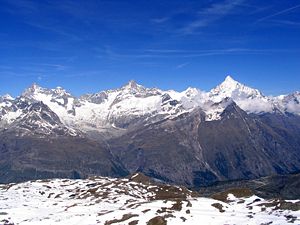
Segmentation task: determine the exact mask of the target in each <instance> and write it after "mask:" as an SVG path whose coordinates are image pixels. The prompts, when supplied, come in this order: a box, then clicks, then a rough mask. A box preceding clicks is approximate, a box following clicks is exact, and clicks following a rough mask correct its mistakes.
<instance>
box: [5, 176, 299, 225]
mask: <svg viewBox="0 0 300 225" xmlns="http://www.w3.org/2000/svg"><path fill="white" fill-rule="evenodd" d="M160 188H161V187H160V186H155V185H151V186H147V185H144V184H141V183H135V182H132V181H129V180H127V179H111V178H104V177H97V178H91V179H86V180H68V179H53V180H49V181H47V180H45V181H29V182H25V183H21V184H8V185H0V202H1V204H0V224H5V223H4V222H3V221H5V220H6V221H10V222H11V223H14V224H19V225H26V224H30V225H32V224H49V225H50V224H62V225H63V224H69V225H73V224H74V225H75V224H81V225H88V224H105V223H106V222H108V221H111V220H114V219H119V220H120V219H121V218H122V217H123V215H131V216H132V217H130V216H129V217H128V219H125V220H124V221H119V222H116V221H115V223H113V224H119V225H121V224H128V223H129V222H131V221H134V220H136V221H137V222H138V224H143V225H146V223H147V222H148V221H149V220H150V219H151V218H153V217H155V216H162V217H163V216H166V215H169V216H168V217H166V220H167V222H168V224H178V225H180V224H189V225H194V224H195V225H198V224H211V225H215V224H217V225H221V224H228V225H229V224H230V225H231V224H232V225H233V224H249V225H250V224H268V223H270V222H272V224H276V225H284V224H291V223H289V222H290V219H289V218H291V217H294V218H295V221H294V224H299V222H300V220H299V217H300V211H290V210H276V209H275V208H274V207H266V206H264V204H265V203H272V202H273V201H274V200H264V199H262V198H258V197H257V196H251V197H248V198H237V197H235V196H234V195H232V194H229V195H228V202H227V203H225V202H221V201H218V200H214V199H211V198H203V197H191V196H190V197H188V198H187V199H186V200H184V199H183V200H181V201H180V204H181V206H182V208H181V209H177V210H176V209H172V206H173V205H174V204H176V200H172V199H170V200H155V199H153V197H155V192H154V190H159V189H160ZM178 190H179V189H178ZM297 201H298V200H295V201H290V202H297ZM214 203H218V204H219V206H221V208H222V209H223V210H224V211H223V212H221V211H220V210H219V209H218V208H216V207H214V206H213V204H214ZM288 216H289V217H288ZM1 221H2V222H1ZM184 221H185V222H184Z"/></svg>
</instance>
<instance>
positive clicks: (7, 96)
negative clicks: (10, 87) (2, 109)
mask: <svg viewBox="0 0 300 225" xmlns="http://www.w3.org/2000/svg"><path fill="white" fill-rule="evenodd" d="M13 100H14V98H13V97H11V96H10V95H9V94H6V95H3V96H0V102H4V101H13Z"/></svg>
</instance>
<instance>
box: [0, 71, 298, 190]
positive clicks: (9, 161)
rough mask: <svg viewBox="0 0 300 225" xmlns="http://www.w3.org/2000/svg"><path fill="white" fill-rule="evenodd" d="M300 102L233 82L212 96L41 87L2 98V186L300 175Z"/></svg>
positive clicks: (193, 183) (132, 87)
mask: <svg viewBox="0 0 300 225" xmlns="http://www.w3.org/2000/svg"><path fill="white" fill-rule="evenodd" d="M299 102H300V93H299V92H295V93H293V94H290V95H285V96H278V97H271V96H264V95H263V94H262V93H261V92H260V91H258V90H256V89H253V88H250V87H247V86H245V85H243V84H241V83H239V82H237V81H235V80H233V79H232V78H231V77H230V76H228V77H226V79H225V81H224V82H223V83H222V84H220V85H218V86H217V87H216V88H214V89H212V90H211V91H210V92H203V91H200V90H198V89H195V88H188V89H187V90H186V91H183V92H176V91H172V90H169V91H162V90H159V89H157V88H145V87H143V86H141V85H139V84H137V83H135V82H134V81H130V82H129V83H128V84H126V85H125V86H123V87H121V88H119V89H116V90H108V91H102V92H99V93H96V94H87V95H83V96H81V97H79V98H77V97H74V96H72V95H71V94H70V93H68V92H67V91H65V90H64V89H63V88H61V87H58V88H55V89H45V88H42V87H39V86H38V85H36V84H34V85H32V87H30V88H28V89H27V90H25V91H24V92H23V93H22V95H21V96H19V97H17V98H15V99H14V98H12V97H10V96H8V95H7V96H3V97H1V98H0V154H1V156H2V157H1V159H0V169H1V171H0V173H1V174H0V175H1V176H0V182H12V181H22V180H28V179H38V178H47V177H49V178H52V177H72V178H73V177H82V178H85V177H88V176H91V175H105V176H106V175H108V176H124V175H126V174H130V173H134V172H143V173H145V174H146V175H148V176H151V177H154V178H157V179H160V180H164V181H166V182H169V183H176V184H181V185H185V186H188V187H197V186H205V185H209V184H212V183H214V182H218V181H226V180H233V179H254V178H258V177H262V176H267V175H271V174H287V173H291V172H295V171H298V170H299V169H300V154H299V153H300V152H299V151H300V150H299V149H300V116H299V113H300V111H299V107H300V104H299Z"/></svg>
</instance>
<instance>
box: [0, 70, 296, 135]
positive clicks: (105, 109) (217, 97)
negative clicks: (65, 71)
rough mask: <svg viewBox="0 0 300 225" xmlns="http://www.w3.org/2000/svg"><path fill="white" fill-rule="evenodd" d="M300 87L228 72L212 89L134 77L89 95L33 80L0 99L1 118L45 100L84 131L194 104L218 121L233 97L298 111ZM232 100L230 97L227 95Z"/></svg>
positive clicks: (250, 108) (169, 114)
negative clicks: (242, 79)
mask: <svg viewBox="0 0 300 225" xmlns="http://www.w3.org/2000/svg"><path fill="white" fill-rule="evenodd" d="M299 96H300V94H299V92H296V93H293V94H290V95H286V96H280V97H270V96H269V97H268V96H264V95H263V94H262V93H261V92H260V91H258V90H257V89H253V88H250V87H247V86H245V85H243V84H241V83H239V82H237V81H235V80H234V79H233V78H231V77H230V76H227V77H226V79H225V80H224V82H223V83H221V84H220V85H218V86H217V87H215V88H213V89H212V90H211V91H209V92H204V91H201V90H199V89H196V88H188V89H187V90H185V91H183V92H177V91H174V90H168V91H163V90H160V89H157V88H146V87H143V86H141V85H139V84H137V83H136V82H134V81H130V82H129V83H128V84H126V85H124V86H123V87H121V88H119V89H115V90H107V91H101V92H99V93H95V94H86V95H83V96H80V97H79V98H77V97H75V96H72V95H71V94H70V93H68V92H67V91H66V90H64V89H63V88H61V87H57V88H55V89H46V88H42V87H39V86H38V85H36V84H33V85H32V86H31V87H30V88H28V89H26V90H25V91H24V92H23V93H22V95H21V96H20V97H19V98H17V99H13V98H12V97H10V96H9V95H6V96H3V97H1V98H0V116H1V118H2V123H3V121H5V122H6V123H12V122H13V121H14V120H16V119H17V118H18V117H20V116H21V114H22V113H24V111H22V110H20V109H19V108H18V107H17V106H16V105H17V104H16V102H18V101H20V100H22V99H23V100H24V101H28V102H31V103H33V102H43V104H45V105H47V106H48V107H49V108H50V109H51V110H52V111H53V112H54V113H55V114H56V115H57V116H58V117H59V119H60V121H61V122H62V123H63V124H65V125H66V126H67V127H71V128H74V129H80V130H83V131H88V130H98V131H99V129H100V130H101V129H106V130H107V129H121V130H122V129H126V128H128V127H130V126H134V125H136V124H141V123H144V124H145V123H147V124H151V123H154V122H158V121H160V120H164V119H168V118H169V119H171V118H175V117H178V116H180V115H181V114H184V113H189V112H191V111H193V110H194V109H195V108H200V109H201V110H203V112H204V113H205V114H206V120H208V121H211V120H219V119H220V115H221V114H222V112H223V111H224V109H225V108H226V107H227V105H228V103H230V101H234V102H235V103H236V104H237V105H238V106H239V107H240V108H241V109H243V110H244V111H246V112H247V113H255V114H261V113H266V112H273V111H275V110H279V111H281V112H283V113H284V112H289V113H295V114H299V113H300V104H299V99H300V97H299ZM229 99H230V100H229Z"/></svg>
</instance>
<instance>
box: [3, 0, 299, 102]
mask: <svg viewBox="0 0 300 225" xmlns="http://www.w3.org/2000/svg"><path fill="white" fill-rule="evenodd" d="M0 6H1V7H0V17H1V18H0V28H1V29H0V95H2V94H5V93H10V94H12V95H14V96H16V95H19V94H20V93H21V92H22V91H23V90H24V89H25V88H26V87H28V86H30V85H31V84H32V83H33V82H36V83H38V84H39V85H41V86H44V87H51V88H53V87H56V86H62V87H64V88H65V89H67V90H69V91H70V92H71V93H73V94H75V95H80V94H83V93H86V92H89V93H90V92H97V91H100V90H104V89H111V88H116V87H120V86H122V85H123V84H124V83H126V82H127V81H128V80H132V79H133V80H136V81H137V82H138V83H141V84H142V85H144V86H148V87H159V88H162V89H176V90H184V89H186V88H187V87H188V86H192V87H197V88H200V89H203V90H209V89H211V88H212V87H214V86H216V85H217V84H218V83H220V82H221V81H222V80H224V78H225V77H226V75H229V74H230V75H232V77H233V78H235V79H236V80H239V81H240V82H242V83H246V84H247V85H249V86H252V87H256V88H258V89H260V90H262V91H263V93H265V94H268V95H277V94H282V93H288V92H292V91H295V90H300V2H299V1H298V0H286V1H282V0H277V1H275V0H269V1H261V0H248V1H247V0H225V1H210V0H206V1H205V0H204V1H199V0H185V1H182V0H172V1H167V0H159V1H158V0H151V1H149V0H128V1H124V0H118V1H117V0H101V1H100V0H82V1H81V0H77V1H72V0H43V1H39V0H36V1H29V0H0Z"/></svg>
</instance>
